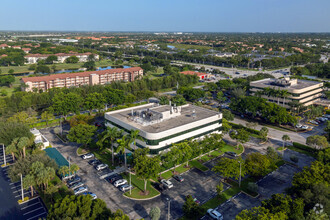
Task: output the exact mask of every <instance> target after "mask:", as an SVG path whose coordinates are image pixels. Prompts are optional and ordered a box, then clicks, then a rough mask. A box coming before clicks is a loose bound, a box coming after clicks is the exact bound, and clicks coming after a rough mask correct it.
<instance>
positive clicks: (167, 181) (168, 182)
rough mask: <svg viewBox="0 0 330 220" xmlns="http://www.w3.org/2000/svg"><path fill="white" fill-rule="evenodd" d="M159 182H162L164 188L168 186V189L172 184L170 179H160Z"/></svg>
mask: <svg viewBox="0 0 330 220" xmlns="http://www.w3.org/2000/svg"><path fill="white" fill-rule="evenodd" d="M160 182H161V183H162V184H164V186H165V187H166V188H168V189H170V188H172V187H173V184H172V183H171V181H169V180H165V179H163V180H161V181H160Z"/></svg>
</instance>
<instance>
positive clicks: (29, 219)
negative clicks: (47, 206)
mask: <svg viewBox="0 0 330 220" xmlns="http://www.w3.org/2000/svg"><path fill="white" fill-rule="evenodd" d="M44 214H47V212H43V213H41V214H39V215H36V216H33V217H31V218H28V219H27V220H31V219H34V218H37V217H39V216H41V215H44Z"/></svg>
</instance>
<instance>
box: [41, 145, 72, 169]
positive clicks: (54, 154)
mask: <svg viewBox="0 0 330 220" xmlns="http://www.w3.org/2000/svg"><path fill="white" fill-rule="evenodd" d="M44 151H46V153H47V155H48V156H49V157H50V158H51V159H54V160H55V162H56V163H57V165H58V166H59V167H62V166H69V162H68V161H67V160H66V159H65V158H64V157H63V155H62V154H61V153H60V152H59V151H58V150H57V149H56V148H46V149H45V150H44Z"/></svg>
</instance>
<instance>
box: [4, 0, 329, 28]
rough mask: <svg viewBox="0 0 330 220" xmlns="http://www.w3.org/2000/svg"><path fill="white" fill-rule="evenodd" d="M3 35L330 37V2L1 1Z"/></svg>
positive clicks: (178, 0)
mask: <svg viewBox="0 0 330 220" xmlns="http://www.w3.org/2000/svg"><path fill="white" fill-rule="evenodd" d="M0 30H25V31H114V32H115V31H127V32H129V31H137V32H144V31H151V32H172V31H182V32H330V0H29V1H28V0H1V4H0Z"/></svg>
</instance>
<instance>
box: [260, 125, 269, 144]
mask: <svg viewBox="0 0 330 220" xmlns="http://www.w3.org/2000/svg"><path fill="white" fill-rule="evenodd" d="M260 136H261V138H262V139H263V140H264V141H267V136H268V128H266V127H262V128H261V129H260Z"/></svg>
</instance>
